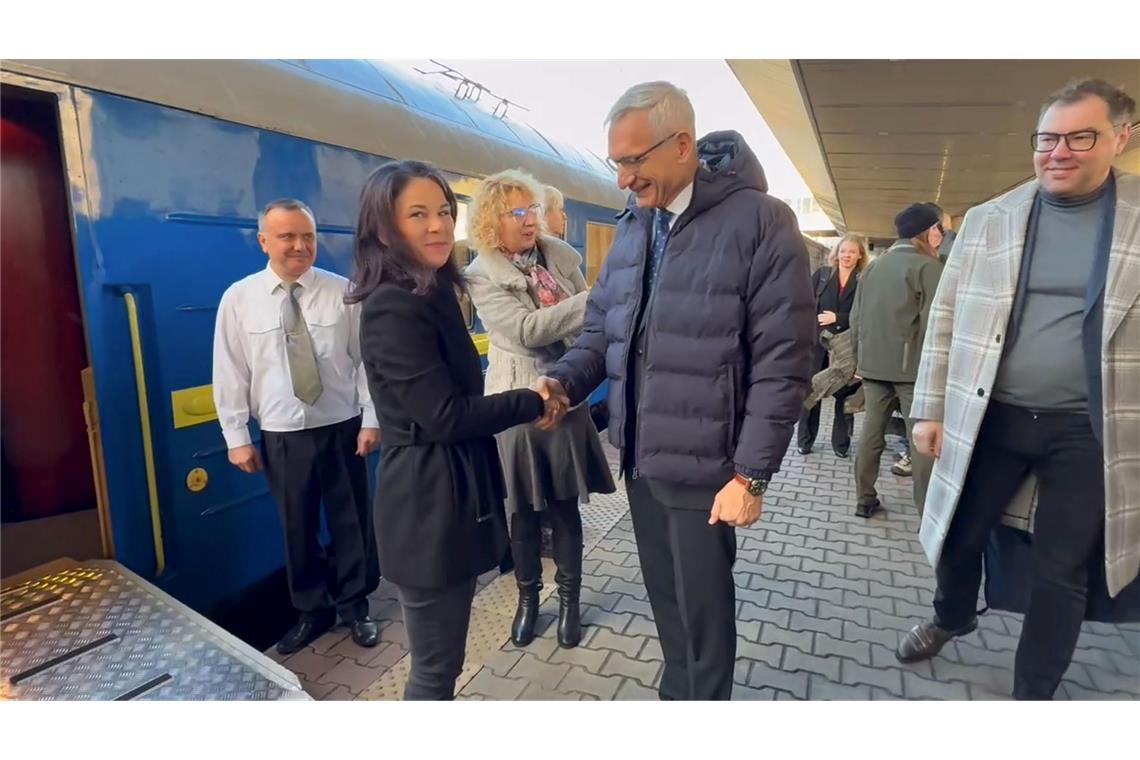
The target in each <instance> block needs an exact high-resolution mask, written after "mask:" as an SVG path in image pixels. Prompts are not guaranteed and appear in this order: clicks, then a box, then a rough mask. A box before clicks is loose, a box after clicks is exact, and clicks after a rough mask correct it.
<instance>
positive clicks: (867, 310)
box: [851, 203, 942, 517]
mask: <svg viewBox="0 0 1140 760" xmlns="http://www.w3.org/2000/svg"><path fill="white" fill-rule="evenodd" d="M940 221H941V220H940V219H939V214H938V212H936V211H935V210H934V209H933V208H931V207H930V206H929V205H928V204H925V203H913V204H911V205H909V206H907V207H906V208H904V209H903V210H902V211H900V212H899V214H898V216H896V217H895V229H896V230H897V231H898V236H899V239H898V240H897V241H896V242H895V244H894V245H892V246H891V247H890V248H889V249H887V251H886V253H884V254H883V255H882V256H880V257H879V260H878V261H876V262H875V266H873V267H871V268H870V269H868V270H867V272H866V273H865V274H864V275H863V278H862V279H861V280H860V281H859V289H858V290H856V291H855V306H854V308H853V309H852V311H851V331H852V333H853V334H854V337H853V342H854V344H855V362H856V367H857V372H856V374H857V375H858V376H859V377H861V378H862V379H863V388H864V395H865V398H866V412H865V416H864V419H863V432H862V434H861V435H860V437H859V445H858V447H857V448H856V451H855V490H856V496H857V504H856V508H855V514H857V515H858V516H860V517H870V516H871V515H873V514H874V513H875V512H876V511H877V510H879V509H881V508H882V505H881V503H880V502H879V494H878V492H877V491H876V490H875V482H876V481H877V480H878V477H879V463H880V460H881V459H882V456H883V449H884V448H885V446H886V442H885V439H884V435H885V434H886V430H887V423H888V422H889V420H890V417H891V405H892V404H893V403H894V402H895V400H896V399H897V400H898V403H899V406H900V408H901V410H902V413H903V416H904V417H906V418H907V431H908V436H909V434H910V430H911V427H912V425H911V420H910V402H911V399H912V398H913V397H914V381H915V378H916V377H917V374H918V360H919V357H920V356H921V355H922V340H923V336H924V335H925V334H926V318H927V315H928V314H929V312H930V304H931V302H932V301H933V300H934V291H935V290H937V288H938V279H939V277H941V275H942V263H941V262H940V261H939V260H938V246H939V244H940V243H941V242H942V233H941V231H940V230H939V229H938V224H939V222H940ZM911 449H912V455H911V468H912V481H913V487H914V504H915V507H917V508H918V511H919V514H921V513H922V508H923V502H924V501H925V500H926V486H927V483H928V482H929V480H930V470H931V468H932V467H933V460H932V459H931V458H930V457H928V456H925V455H923V454H921V453H919V452H918V451H917V450H915V449H914V447H913V445H912V446H911Z"/></svg>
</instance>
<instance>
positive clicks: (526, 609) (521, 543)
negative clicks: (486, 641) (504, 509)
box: [511, 511, 542, 647]
mask: <svg viewBox="0 0 1140 760" xmlns="http://www.w3.org/2000/svg"><path fill="white" fill-rule="evenodd" d="M540 540H541V539H540V538H539V520H538V513H537V512H534V511H529V512H516V513H515V514H514V515H512V516H511V554H512V555H513V556H514V560H515V582H516V583H517V584H518V587H519V606H518V609H517V610H515V619H514V622H513V623H511V642H512V643H514V645H515V646H519V647H525V646H526V645H527V644H529V643H530V642H531V641H533V640H534V626H535V623H537V622H538V592H539V591H541V590H542V559H541V557H540V556H539V549H540V546H539V542H540Z"/></svg>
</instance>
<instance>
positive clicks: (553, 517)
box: [465, 170, 614, 647]
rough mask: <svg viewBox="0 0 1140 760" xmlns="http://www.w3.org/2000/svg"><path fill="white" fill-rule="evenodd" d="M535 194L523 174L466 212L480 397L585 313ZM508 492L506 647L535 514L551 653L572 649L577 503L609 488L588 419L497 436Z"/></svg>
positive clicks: (527, 628)
mask: <svg viewBox="0 0 1140 760" xmlns="http://www.w3.org/2000/svg"><path fill="white" fill-rule="evenodd" d="M543 195H544V193H543V187H542V185H541V184H539V183H538V182H537V181H536V180H535V179H534V178H533V177H531V176H530V175H528V174H525V173H524V172H521V171H513V170H512V171H504V172H500V173H498V174H495V175H493V176H491V177H488V178H487V179H485V180H484V181H483V183H482V184H481V185H480V186H479V189H478V190H477V191H476V192H475V197H474V198H472V199H471V203H470V206H469V208H468V222H467V223H468V238H469V240H470V242H471V245H472V246H473V247H474V248H475V249H476V250H477V251H478V255H477V256H476V258H475V260H474V261H473V262H471V265H470V266H469V267H468V268H467V270H466V273H465V275H466V279H467V286H468V291H469V293H470V295H471V300H472V302H473V303H474V304H475V308H476V309H477V310H478V313H479V318H480V319H481V320H482V321H483V325H484V326H485V327H486V328H487V331H488V333H489V337H490V349H489V351H488V354H487V360H488V366H487V377H486V392H487V393H497V392H499V391H504V390H512V389H517V388H530V387H531V386H532V385H533V384H534V382H535V381H536V380H537V379H538V378H539V376H541V375H542V374H544V372H545V370H546V368H547V367H549V366H550V365H551V364H553V363H554V362H556V361H557V360H558V359H559V358H560V357H561V356H562V354H563V353H564V352H565V351H566V349H567V348H568V347H569V346H570V344H571V343H573V341H574V339H575V338H576V337H577V335H578V333H579V332H580V331H581V329H582V324H583V321H584V318H585V311H586V298H587V295H588V293H587V289H586V280H585V278H584V277H583V276H582V270H581V266H582V257H581V256H580V255H578V252H577V251H576V250H574V248H573V247H571V246H570V245H569V244H567V243H564V242H562V241H561V240H559V239H557V238H556V237H553V236H552V235H549V234H547V233H546V229H545V225H544V222H543V208H542V198H543ZM495 439H496V441H497V442H498V446H499V456H500V458H501V459H502V463H503V474H504V476H505V478H506V483H507V514H508V519H509V524H510V532H511V553H512V555H513V557H514V561H515V579H516V581H517V583H518V589H519V603H518V610H517V611H516V613H515V618H514V622H513V623H512V625H511V640H512V641H513V642H514V643H515V644H516V645H517V646H526V645H527V644H529V643H530V642H531V641H532V640H533V638H534V627H535V622H536V620H537V618H538V596H539V591H540V590H541V588H542V562H541V557H540V549H541V547H540V542H541V539H540V528H539V518H540V513H541V512H543V511H545V512H546V513H547V515H548V516H549V517H550V522H551V527H552V528H553V541H552V543H553V554H554V563H555V565H556V566H557V572H556V573H555V576H554V578H555V582H556V583H557V584H558V596H559V608H558V643H559V645H561V646H563V647H574V646H577V645H578V642H579V641H580V639H581V635H582V634H581V623H580V619H579V618H580V616H579V609H578V600H579V596H580V592H581V586H582V517H581V514H580V513H579V512H578V502H579V500H582V501H586V500H587V499H588V497H589V494H590V493H613V492H614V482H613V478H612V476H611V475H610V470H609V465H608V464H607V462H606V457H605V453H604V452H603V450H602V446H601V441H600V440H599V438H598V433H597V430H596V429H595V428H594V423H593V421H592V420H591V419H590V411H589V408H588V406H587V405H585V404H583V405H581V406H578V407H576V408H574V409H571V410H570V412H569V413H568V414H567V415H566V417H565V419H564V420H563V422H562V424H561V425H560V426H559V427H557V428H555V429H553V430H540V429H539V428H537V427H535V426H533V425H518V426H516V427H513V428H510V429H509V430H506V431H504V432H502V433H500V434H498V435H496V436H495Z"/></svg>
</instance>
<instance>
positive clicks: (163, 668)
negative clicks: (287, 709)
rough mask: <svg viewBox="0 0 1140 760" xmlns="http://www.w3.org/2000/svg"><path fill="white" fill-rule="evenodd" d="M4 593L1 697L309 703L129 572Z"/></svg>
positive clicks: (83, 567)
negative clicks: (292, 700) (290, 701)
mask: <svg viewBox="0 0 1140 760" xmlns="http://www.w3.org/2000/svg"><path fill="white" fill-rule="evenodd" d="M50 568H51V569H49V570H47V571H46V572H44V573H43V574H41V575H39V576H36V577H33V578H32V579H31V580H26V579H27V578H28V575H26V574H25V575H24V576H22V577H23V578H24V579H25V580H22V581H20V582H18V583H17V584H14V585H13V586H12V587H11V588H7V587H6V588H4V589H3V591H2V595H0V699H16V700H59V699H76V700H79V699H88V700H94V699H100V700H130V699H143V700H284V699H302V700H303V699H308V698H309V697H308V695H307V694H306V693H305V692H304V690H303V689H302V688H301V684H300V682H299V681H298V680H297V677H296V676H295V675H294V674H293V673H290V672H289V671H288V670H286V669H285V668H283V667H281V666H280V665H278V664H277V663H275V662H273V661H272V660H270V659H269V658H268V657H266V656H265V655H263V654H261V653H260V652H258V651H257V650H255V649H253V648H252V647H250V646H248V645H246V644H245V643H243V642H242V641H240V640H239V639H237V638H235V637H233V636H231V635H230V634H228V633H226V632H225V631H224V630H223V629H221V628H219V627H218V626H216V625H214V624H213V623H211V622H210V621H209V620H207V619H206V618H204V617H202V616H201V615H199V614H198V613H196V612H194V611H193V610H191V609H190V608H189V607H187V606H185V605H184V604H182V603H180V602H178V601H176V600H175V599H174V598H173V597H171V596H169V595H167V594H165V593H163V592H162V591H160V590H159V589H157V588H155V587H154V586H153V585H151V584H150V583H147V582H146V581H144V580H143V579H142V578H140V577H138V576H137V575H135V574H134V573H132V572H131V571H129V570H127V569H126V568H125V567H123V566H122V565H120V564H118V563H116V562H112V561H109V560H92V561H89V562H83V563H72V564H71V566H63V567H61V566H60V565H59V564H58V563H53V564H52V565H51V566H50Z"/></svg>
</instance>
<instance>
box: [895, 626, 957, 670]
mask: <svg viewBox="0 0 1140 760" xmlns="http://www.w3.org/2000/svg"><path fill="white" fill-rule="evenodd" d="M977 627H978V619H977V618H974V619H973V620H971V621H970V622H969V623H967V624H966V625H964V626H962V627H961V628H958V629H956V630H953V631H951V630H948V629H946V628H943V627H942V626H940V625H938V623H936V622H934V621H933V620H932V621H930V622H929V623H923V624H921V625H916V626H915V627H914V628H911V629H910V633H908V634H907V635H906V636H904V637H903V640H902V641H900V642H899V648H898V649H897V650H896V651H895V658H896V659H897V660H898V661H899V662H918V661H919V660H929V659H930V658H931V657H933V656H934V655H936V654H938V653H939V652H941V651H942V647H944V646H946V642H948V641H950V639H953V638H957V637H958V636H965V635H966V634H967V633H973V632H974V631H975V630H976V629H977Z"/></svg>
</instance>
